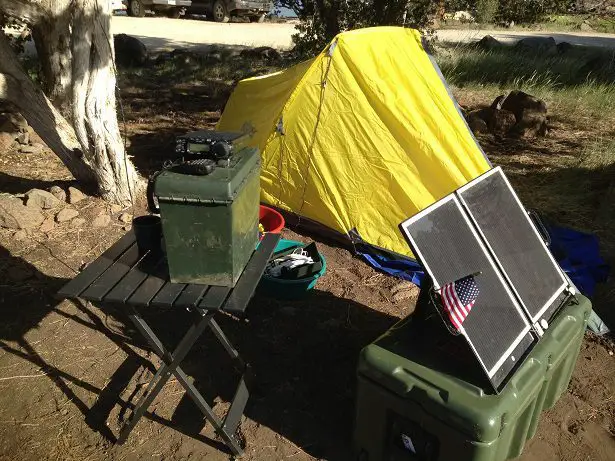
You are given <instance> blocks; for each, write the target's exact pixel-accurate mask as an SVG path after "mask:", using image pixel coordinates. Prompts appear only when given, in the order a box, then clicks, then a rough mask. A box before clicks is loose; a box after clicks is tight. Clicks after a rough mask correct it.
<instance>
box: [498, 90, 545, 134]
mask: <svg viewBox="0 0 615 461" xmlns="http://www.w3.org/2000/svg"><path fill="white" fill-rule="evenodd" d="M502 110H506V111H510V112H512V113H513V114H514V115H515V119H516V121H517V123H516V125H515V126H514V130H515V132H516V134H518V135H520V136H526V135H530V136H536V135H541V136H544V135H545V134H546V133H547V104H546V103H545V102H544V101H541V100H540V99H538V98H536V97H534V96H532V95H529V94H527V93H524V92H523V91H512V92H511V93H510V94H509V95H508V96H507V97H506V99H505V100H504V101H503V103H502Z"/></svg>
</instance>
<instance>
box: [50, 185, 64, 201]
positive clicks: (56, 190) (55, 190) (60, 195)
mask: <svg viewBox="0 0 615 461" xmlns="http://www.w3.org/2000/svg"><path fill="white" fill-rule="evenodd" d="M49 192H50V193H51V194H52V195H53V196H54V197H55V198H57V199H58V200H59V201H60V202H66V192H64V189H62V188H61V187H60V186H51V187H50V188H49Z"/></svg>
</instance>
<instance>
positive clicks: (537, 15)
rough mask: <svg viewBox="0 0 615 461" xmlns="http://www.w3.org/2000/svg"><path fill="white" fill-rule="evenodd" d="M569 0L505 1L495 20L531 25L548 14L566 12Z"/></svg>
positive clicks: (501, 4)
mask: <svg viewBox="0 0 615 461" xmlns="http://www.w3.org/2000/svg"><path fill="white" fill-rule="evenodd" d="M572 3H573V2H572V1H571V0H506V1H502V2H501V3H500V7H499V9H498V13H497V19H498V21H500V22H503V23H510V22H514V23H516V24H532V23H535V22H538V21H540V20H542V19H544V18H545V17H546V16H547V15H549V14H555V13H560V12H563V11H566V10H567V9H568V8H570V6H571V5H572Z"/></svg>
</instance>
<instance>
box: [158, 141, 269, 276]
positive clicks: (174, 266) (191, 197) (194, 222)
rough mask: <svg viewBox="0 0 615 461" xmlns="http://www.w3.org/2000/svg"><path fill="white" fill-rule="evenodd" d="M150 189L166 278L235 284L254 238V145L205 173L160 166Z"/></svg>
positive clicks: (256, 155) (256, 198)
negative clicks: (155, 204)
mask: <svg viewBox="0 0 615 461" xmlns="http://www.w3.org/2000/svg"><path fill="white" fill-rule="evenodd" d="M154 195H155V196H156V198H157V199H158V203H159V207H160V217H161V219H162V233H163V237H164V242H165V249H166V253H167V260H168V263H169V275H170V278H171V281H172V282H174V283H200V284H205V285H218V286H229V287H232V286H234V285H235V283H237V280H238V279H239V276H240V275H241V273H242V272H243V269H244V268H245V266H246V264H247V263H248V260H249V259H250V256H251V255H252V253H253V252H254V249H255V248H256V244H257V243H258V212H259V197H260V155H259V152H258V149H254V148H244V149H241V150H240V151H238V152H236V153H234V154H233V155H232V156H231V157H230V159H228V160H221V161H219V162H218V165H217V166H216V168H215V169H214V170H213V172H211V173H210V174H208V175H204V176H196V175H190V174H184V173H180V172H176V171H171V170H166V171H163V172H162V173H160V175H159V176H158V177H157V179H156V183H155V186H154Z"/></svg>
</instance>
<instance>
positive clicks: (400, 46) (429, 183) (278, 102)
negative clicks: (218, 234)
mask: <svg viewBox="0 0 615 461" xmlns="http://www.w3.org/2000/svg"><path fill="white" fill-rule="evenodd" d="M218 129H219V130H222V131H244V132H249V133H251V135H252V137H251V143H252V145H253V146H257V147H259V148H260V150H261V155H262V172H261V200H262V201H263V202H265V203H267V204H270V205H273V206H275V207H278V208H280V209H281V210H285V211H289V212H292V213H294V214H296V215H298V216H300V217H303V218H307V219H309V220H311V221H314V222H316V223H319V224H321V225H323V226H325V227H326V228H328V229H330V230H333V231H336V232H337V233H339V234H342V235H345V236H347V237H348V238H349V239H351V240H352V241H353V242H354V243H366V244H368V245H371V246H374V247H378V248H380V249H384V250H387V251H388V252H392V253H396V254H398V255H405V256H412V255H411V253H410V250H409V249H408V246H407V245H406V243H405V240H404V239H403V237H402V235H401V233H400V232H399V231H398V224H399V223H400V222H402V221H403V220H405V219H406V218H408V217H409V216H412V215H414V214H416V213H418V212H419V211H421V210H423V209H424V208H426V207H428V206H429V205H431V204H432V203H434V202H436V201H437V200H439V199H441V198H442V197H444V196H445V195H447V194H449V193H451V192H453V191H454V190H455V189H457V188H458V187H460V186H462V185H464V184H466V183H467V182H469V181H470V180H472V179H474V178H476V177H477V176H479V175H480V174H482V173H484V172H485V171H487V170H488V169H490V168H491V166H490V164H489V161H488V160H487V158H486V157H485V155H484V153H483V151H482V150H481V148H480V147H479V146H478V144H477V142H476V140H475V138H474V136H473V135H472V132H471V131H470V129H469V128H468V126H467V124H466V122H465V120H464V118H463V116H462V114H461V112H460V110H459V107H458V105H457V104H456V102H455V101H454V99H453V97H452V95H451V94H450V92H449V90H448V87H447V86H446V83H445V82H444V79H443V77H442V74H441V72H440V69H439V68H438V66H437V64H436V63H435V62H434V61H433V59H432V58H431V56H430V55H429V54H428V53H427V52H426V51H425V49H424V47H423V43H422V39H421V35H420V33H419V32H418V31H416V30H412V29H404V28H398V27H376V28H368V29H360V30H354V31H350V32H344V33H342V34H339V35H338V36H337V37H335V39H334V40H333V41H332V42H331V43H330V44H329V45H328V46H327V47H326V48H325V50H324V51H323V52H322V53H321V54H320V55H318V56H317V57H316V58H314V59H312V60H310V61H306V62H303V63H300V64H297V65H295V66H293V67H291V68H289V69H286V70H284V71H281V72H277V73H274V74H270V75H265V76H261V77H254V78H249V79H246V80H242V81H240V82H239V83H238V85H237V87H236V88H235V90H234V91H233V94H232V95H231V97H230V99H229V101H228V103H227V105H226V108H225V110H224V113H223V114H222V118H221V119H220V122H219V124H218Z"/></svg>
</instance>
